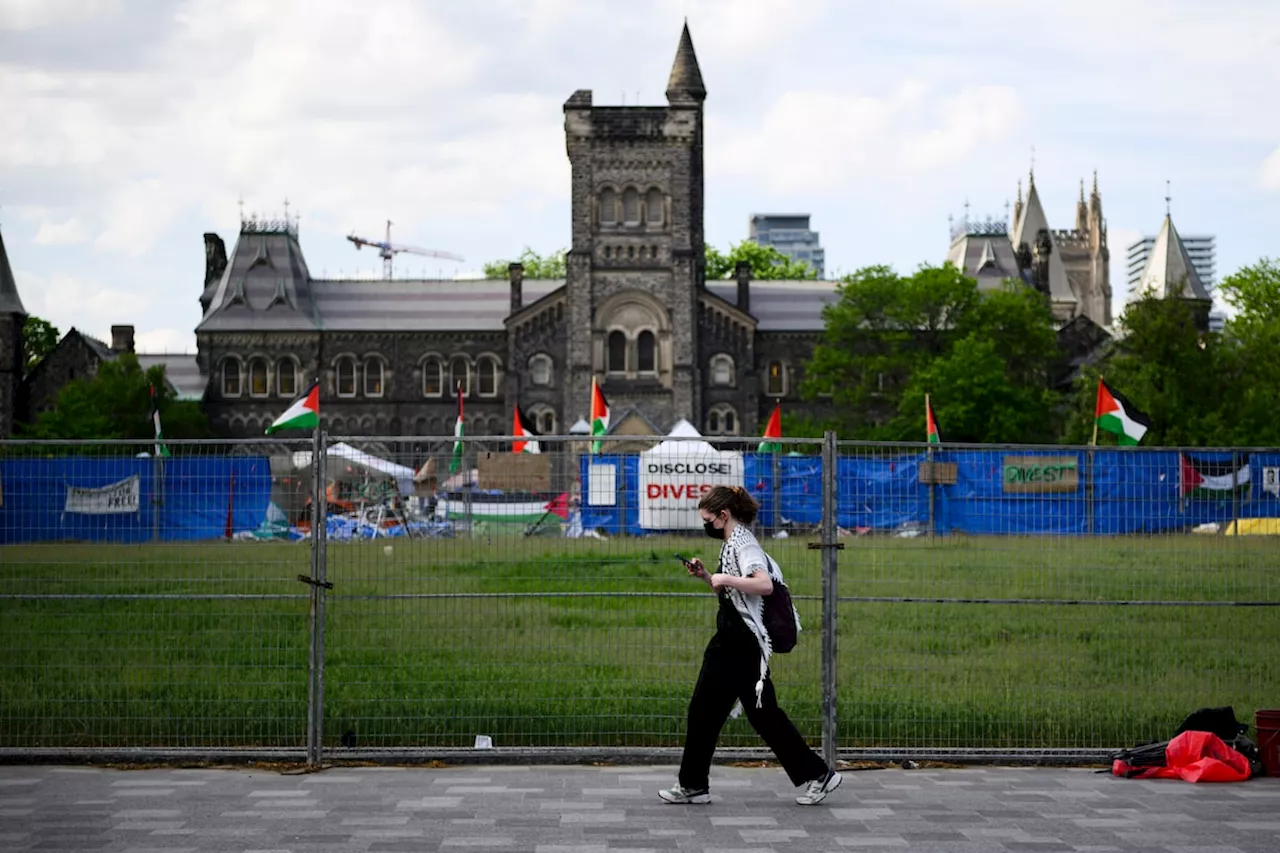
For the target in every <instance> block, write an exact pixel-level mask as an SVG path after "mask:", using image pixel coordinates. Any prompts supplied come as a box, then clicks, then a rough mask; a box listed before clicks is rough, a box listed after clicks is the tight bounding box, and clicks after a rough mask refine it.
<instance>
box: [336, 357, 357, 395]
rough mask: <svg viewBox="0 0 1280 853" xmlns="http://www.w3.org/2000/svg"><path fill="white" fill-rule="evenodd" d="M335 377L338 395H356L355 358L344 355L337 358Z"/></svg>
mask: <svg viewBox="0 0 1280 853" xmlns="http://www.w3.org/2000/svg"><path fill="white" fill-rule="evenodd" d="M337 379H338V396H339V397H354V396H355V395H356V360H355V359H354V358H352V357H351V356H349V355H344V356H343V357H342V358H340V359H338V369H337Z"/></svg>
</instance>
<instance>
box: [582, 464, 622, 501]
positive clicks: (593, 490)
mask: <svg viewBox="0 0 1280 853" xmlns="http://www.w3.org/2000/svg"><path fill="white" fill-rule="evenodd" d="M617 503H618V466H617V465H597V464H594V463H593V464H589V465H587V506H614V505H616V504H617Z"/></svg>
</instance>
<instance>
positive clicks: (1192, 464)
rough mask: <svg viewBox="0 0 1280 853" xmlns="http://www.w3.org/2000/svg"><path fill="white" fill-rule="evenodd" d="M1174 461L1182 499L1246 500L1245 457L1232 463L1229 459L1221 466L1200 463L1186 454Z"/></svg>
mask: <svg viewBox="0 0 1280 853" xmlns="http://www.w3.org/2000/svg"><path fill="white" fill-rule="evenodd" d="M1178 457H1179V462H1180V463H1181V464H1180V466H1179V467H1180V468H1181V476H1180V477H1179V481H1180V485H1181V491H1180V494H1181V495H1182V497H1184V498H1195V499H1201V500H1229V499H1232V498H1236V497H1240V498H1247V497H1248V496H1249V487H1250V484H1251V479H1250V476H1249V454H1247V453H1241V454H1238V455H1237V456H1236V457H1235V461H1234V462H1233V461H1232V460H1231V459H1227V460H1226V461H1222V462H1219V461H1213V460H1208V459H1200V458H1197V457H1195V456H1192V455H1191V454H1189V453H1180V454H1178ZM1237 465H1239V467H1236V466H1237Z"/></svg>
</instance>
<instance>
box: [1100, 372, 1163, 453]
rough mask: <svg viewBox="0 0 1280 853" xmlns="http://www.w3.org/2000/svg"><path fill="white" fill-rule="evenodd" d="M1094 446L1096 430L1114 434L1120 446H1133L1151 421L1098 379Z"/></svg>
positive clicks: (1149, 425) (1148, 427)
mask: <svg viewBox="0 0 1280 853" xmlns="http://www.w3.org/2000/svg"><path fill="white" fill-rule="evenodd" d="M1094 418H1095V420H1094V424H1095V426H1096V427H1097V429H1095V430H1094V441H1093V443H1094V444H1097V443H1098V430H1099V429H1103V430H1106V431H1107V432H1109V433H1114V434H1115V436H1116V439H1117V440H1118V442H1119V443H1120V444H1124V445H1129V446H1132V445H1135V444H1137V443H1138V442H1140V441H1142V437H1143V436H1144V435H1146V434H1147V430H1148V429H1150V428H1151V419H1150V418H1148V417H1147V416H1146V415H1145V414H1143V413H1142V412H1140V411H1139V410H1138V407H1137V406H1135V405H1133V403H1130V402H1129V401H1128V400H1127V399H1126V398H1125V397H1124V395H1123V394H1121V393H1120V392H1119V391H1115V390H1112V389H1111V388H1108V387H1107V383H1106V382H1103V381H1102V379H1101V378H1099V379H1098V404H1097V406H1096V409H1095V413H1094Z"/></svg>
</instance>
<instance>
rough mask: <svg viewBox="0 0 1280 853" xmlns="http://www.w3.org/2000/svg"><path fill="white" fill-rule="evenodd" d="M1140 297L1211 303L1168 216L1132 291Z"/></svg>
mask: <svg viewBox="0 0 1280 853" xmlns="http://www.w3.org/2000/svg"><path fill="white" fill-rule="evenodd" d="M1139 293H1150V294H1153V295H1155V296H1157V297H1159V298H1161V299H1169V298H1173V297H1181V298H1183V299H1191V300H1199V301H1208V300H1209V299H1210V296H1209V291H1208V290H1207V289H1206V288H1205V286H1204V283H1203V282H1202V281H1201V280H1200V275H1199V274H1198V273H1197V272H1196V268H1195V265H1194V264H1192V263H1191V256H1190V255H1189V254H1188V253H1187V248H1186V246H1184V245H1183V243H1182V237H1180V236H1179V235H1178V229H1177V228H1175V227H1174V226H1173V218H1172V217H1171V216H1169V214H1167V213H1166V214H1165V216H1164V223H1163V224H1162V225H1161V226H1160V233H1159V234H1158V235H1157V236H1156V241H1155V244H1154V245H1153V246H1152V247H1151V254H1150V255H1149V256H1148V257H1147V266H1146V268H1145V269H1144V270H1143V271H1142V278H1141V279H1140V280H1139V284H1138V287H1137V288H1135V293H1134V295H1135V296H1137V295H1138V294H1139Z"/></svg>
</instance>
